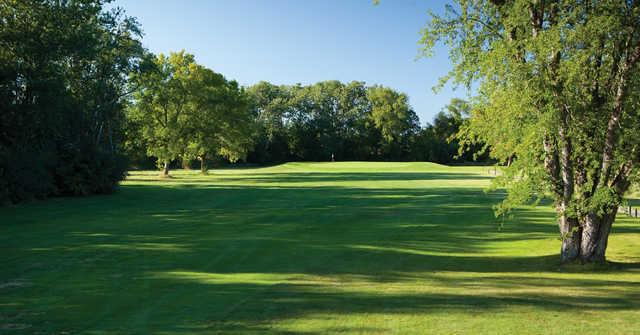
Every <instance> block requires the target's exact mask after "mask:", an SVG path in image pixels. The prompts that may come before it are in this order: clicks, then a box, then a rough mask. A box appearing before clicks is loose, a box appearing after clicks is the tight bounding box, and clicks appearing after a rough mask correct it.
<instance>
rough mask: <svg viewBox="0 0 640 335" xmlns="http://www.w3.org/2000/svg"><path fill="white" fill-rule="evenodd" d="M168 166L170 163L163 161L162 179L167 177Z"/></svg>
mask: <svg viewBox="0 0 640 335" xmlns="http://www.w3.org/2000/svg"><path fill="white" fill-rule="evenodd" d="M169 164H171V161H169V160H166V161H164V167H163V169H162V176H163V177H167V176H169Z"/></svg>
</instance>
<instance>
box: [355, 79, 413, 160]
mask: <svg viewBox="0 0 640 335" xmlns="http://www.w3.org/2000/svg"><path fill="white" fill-rule="evenodd" d="M367 95H368V98H369V101H370V102H371V116H370V120H371V122H372V125H373V126H374V127H375V128H376V129H377V130H378V131H380V134H381V137H382V138H381V141H380V150H381V154H382V155H383V156H385V157H386V158H392V159H397V158H400V157H402V156H404V155H405V153H406V152H407V149H408V141H406V139H408V138H409V137H410V136H411V135H413V134H414V133H415V132H417V130H418V129H419V120H418V116H417V115H416V113H415V112H414V111H413V110H412V109H411V107H410V106H409V98H408V97H407V96H406V95H405V94H403V93H398V92H396V91H394V90H392V89H390V88H387V87H382V86H372V87H370V88H369V90H368V92H367Z"/></svg>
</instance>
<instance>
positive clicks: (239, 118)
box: [185, 69, 255, 174]
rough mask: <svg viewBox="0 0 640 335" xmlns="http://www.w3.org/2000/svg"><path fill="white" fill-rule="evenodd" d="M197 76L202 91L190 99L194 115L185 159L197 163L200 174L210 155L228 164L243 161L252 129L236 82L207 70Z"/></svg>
mask: <svg viewBox="0 0 640 335" xmlns="http://www.w3.org/2000/svg"><path fill="white" fill-rule="evenodd" d="M201 75H202V76H203V77H202V78H200V79H199V80H201V81H202V89H201V90H199V91H198V92H197V96H196V97H194V101H195V106H196V113H195V114H194V115H193V118H192V119H191V125H190V127H189V136H190V138H189V143H188V147H187V150H186V155H185V156H186V158H190V157H195V158H197V159H198V160H200V171H201V172H202V173H203V174H204V173H206V172H207V159H209V158H210V157H211V156H212V155H220V156H223V157H224V158H226V159H228V160H230V161H231V162H235V161H237V160H239V159H243V158H245V157H246V155H247V151H248V150H249V148H250V146H251V145H252V137H253V135H254V131H255V126H254V120H253V117H254V116H253V115H252V114H251V112H250V109H249V103H248V99H247V97H246V94H245V92H244V90H242V89H241V88H240V87H239V86H238V83H237V82H235V81H227V80H226V79H225V78H224V77H223V76H222V75H220V74H217V73H215V72H213V71H211V70H209V69H205V70H204V71H202V73H201Z"/></svg>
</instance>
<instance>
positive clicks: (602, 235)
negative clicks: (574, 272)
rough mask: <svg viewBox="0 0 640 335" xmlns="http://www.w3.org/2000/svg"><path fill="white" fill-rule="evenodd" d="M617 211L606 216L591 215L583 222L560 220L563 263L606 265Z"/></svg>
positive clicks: (612, 211) (572, 219)
mask: <svg viewBox="0 0 640 335" xmlns="http://www.w3.org/2000/svg"><path fill="white" fill-rule="evenodd" d="M615 217H616V210H611V212H609V213H607V214H605V215H602V216H600V215H597V214H595V213H589V214H588V215H586V216H585V217H584V218H583V219H582V220H581V222H578V220H577V219H575V218H567V217H564V218H562V217H561V219H560V232H561V234H562V236H563V239H562V248H561V251H560V258H561V261H562V262H563V263H569V262H576V261H580V262H582V263H604V262H605V261H606V251H607V243H608V241H609V233H610V232H611V226H612V225H613V222H614V221H615Z"/></svg>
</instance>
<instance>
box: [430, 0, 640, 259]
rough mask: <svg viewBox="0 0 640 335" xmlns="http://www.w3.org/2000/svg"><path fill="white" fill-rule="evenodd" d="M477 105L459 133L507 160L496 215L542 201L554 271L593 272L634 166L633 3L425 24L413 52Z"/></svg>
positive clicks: (638, 121)
mask: <svg viewBox="0 0 640 335" xmlns="http://www.w3.org/2000/svg"><path fill="white" fill-rule="evenodd" d="M439 41H442V42H444V43H446V44H448V45H449V47H450V51H451V59H452V60H453V62H454V69H453V71H452V72H451V73H450V75H449V76H448V78H445V79H453V80H454V81H455V82H457V83H462V84H466V85H471V83H474V82H478V83H479V89H478V93H479V94H478V97H477V99H476V101H474V103H475V108H474V109H473V111H472V115H471V119H470V122H469V123H468V125H467V128H466V130H465V131H464V133H465V134H467V135H471V136H472V137H473V138H475V139H481V140H483V141H485V142H486V144H487V146H489V145H490V146H491V153H492V155H493V156H494V157H495V158H498V159H500V160H503V161H507V160H509V159H510V158H513V157H515V160H514V162H513V164H512V165H511V166H510V167H509V168H508V169H506V171H505V174H504V176H503V177H501V178H499V179H498V183H499V184H498V185H504V186H508V190H509V195H508V197H507V198H506V200H505V201H504V202H503V204H502V205H501V206H499V208H498V209H499V213H500V212H501V211H503V210H507V209H508V208H510V207H511V206H513V205H514V204H517V203H522V202H526V201H529V200H531V199H532V198H536V197H541V196H544V195H551V196H552V197H553V199H554V200H555V207H556V211H557V214H558V226H559V230H560V236H561V238H562V245H561V259H562V261H564V262H570V261H575V260H581V261H583V262H603V261H605V253H606V249H607V242H608V238H609V233H610V232H611V227H612V225H613V223H614V221H615V218H616V214H617V211H618V206H619V205H620V203H621V201H622V198H623V196H624V194H625V192H626V191H627V189H628V188H629V185H630V183H632V181H633V180H634V179H636V178H637V177H638V167H639V164H640V137H638V129H640V65H639V64H638V63H639V59H640V1H637V0H627V1H622V0H603V1H575V0H571V1H563V0H555V1H551V0H529V1H527V0H511V1H498V0H492V1H467V0H458V1H456V2H455V5H454V6H448V7H447V10H446V13H445V14H444V15H432V18H431V21H430V22H429V24H428V25H427V27H426V28H425V30H424V31H423V43H424V45H425V52H426V53H427V54H430V53H431V51H432V49H433V47H434V45H435V44H436V43H437V42H439Z"/></svg>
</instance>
